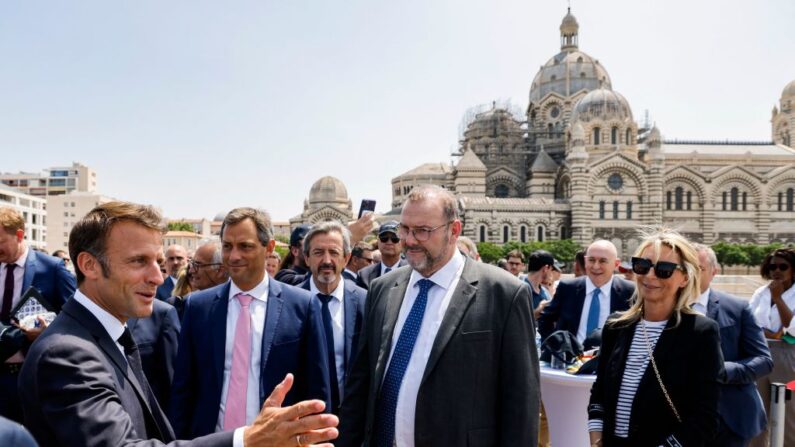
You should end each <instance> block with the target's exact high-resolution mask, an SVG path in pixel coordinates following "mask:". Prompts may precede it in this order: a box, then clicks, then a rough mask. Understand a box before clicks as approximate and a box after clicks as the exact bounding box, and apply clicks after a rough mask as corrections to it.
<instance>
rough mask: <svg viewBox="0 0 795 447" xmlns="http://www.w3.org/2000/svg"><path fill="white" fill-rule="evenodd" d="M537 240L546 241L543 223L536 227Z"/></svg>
mask: <svg viewBox="0 0 795 447" xmlns="http://www.w3.org/2000/svg"><path fill="white" fill-rule="evenodd" d="M536 240H537V241H538V242H544V227H543V226H541V225H539V226H538V228H536Z"/></svg>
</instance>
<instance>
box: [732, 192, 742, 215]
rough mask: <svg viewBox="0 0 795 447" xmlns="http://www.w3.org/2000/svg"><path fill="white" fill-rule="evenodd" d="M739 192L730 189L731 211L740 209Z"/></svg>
mask: <svg viewBox="0 0 795 447" xmlns="http://www.w3.org/2000/svg"><path fill="white" fill-rule="evenodd" d="M739 205H740V190H739V189H737V188H736V187H735V188H732V189H731V210H732V211H737V210H738V209H739V208H740V206H739Z"/></svg>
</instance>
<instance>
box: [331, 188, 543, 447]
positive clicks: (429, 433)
mask: <svg viewBox="0 0 795 447" xmlns="http://www.w3.org/2000/svg"><path fill="white" fill-rule="evenodd" d="M461 226H462V224H461V220H460V219H459V218H458V208H457V203H456V200H455V196H453V195H452V194H451V193H450V192H449V191H446V190H444V189H442V188H440V187H438V186H420V187H417V188H414V189H413V190H412V191H411V193H410V194H409V196H408V200H407V201H406V203H405V204H404V205H403V211H402V213H401V215H400V222H399V223H398V224H397V225H396V228H395V229H394V231H395V232H396V234H397V236H399V238H400V240H401V241H403V252H404V253H405V255H406V260H407V261H408V264H409V266H410V267H406V268H398V269H396V270H394V271H392V272H389V273H387V274H385V275H383V276H381V277H379V278H378V279H376V280H374V281H373V282H372V283H371V284H370V289H369V292H368V295H367V304H366V306H367V312H366V318H367V322H366V324H365V329H364V333H363V334H362V336H361V337H362V339H361V341H360V343H359V352H358V354H357V357H356V360H355V361H354V365H353V369H352V371H351V374H350V377H349V380H348V381H347V383H346V384H345V399H343V403H342V408H341V410H340V423H341V424H342V425H341V428H340V438H339V442H335V443H334V445H336V446H338V447H340V446H341V447H360V446H361V445H367V446H374V447H382V446H394V445H398V446H415V445H416V446H461V445H473V444H476V445H507V444H511V445H514V444H515V445H522V446H530V445H535V444H536V440H537V432H538V411H539V371H538V368H539V367H538V356H537V351H536V347H535V341H534V340H535V337H534V335H535V328H534V327H533V317H532V313H531V310H530V293H529V292H528V289H527V287H525V286H524V285H523V284H522V283H521V282H520V281H519V280H517V279H516V278H515V277H512V276H511V275H509V274H508V273H506V272H504V271H502V270H499V269H497V268H496V267H494V266H491V265H487V264H484V263H481V262H475V261H473V260H471V259H468V258H465V257H464V256H463V255H462V254H461V252H460V251H458V249H457V248H456V241H457V239H458V237H459V236H460V235H461Z"/></svg>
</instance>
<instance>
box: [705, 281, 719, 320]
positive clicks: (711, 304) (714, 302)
mask: <svg viewBox="0 0 795 447" xmlns="http://www.w3.org/2000/svg"><path fill="white" fill-rule="evenodd" d="M719 310H720V299H719V297H718V294H717V293H715V291H714V290H712V289H709V301H708V302H707V316H708V317H709V318H711V319H712V320H713V321H716V322H717V321H718V311H719Z"/></svg>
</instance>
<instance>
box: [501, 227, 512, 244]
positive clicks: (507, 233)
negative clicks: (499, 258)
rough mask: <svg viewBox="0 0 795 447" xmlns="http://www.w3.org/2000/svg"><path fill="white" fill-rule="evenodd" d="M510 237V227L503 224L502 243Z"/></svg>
mask: <svg viewBox="0 0 795 447" xmlns="http://www.w3.org/2000/svg"><path fill="white" fill-rule="evenodd" d="M510 239H511V227H509V226H508V225H504V226H503V227H502V243H503V244H505V243H507V242H508V241H509V240H510Z"/></svg>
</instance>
